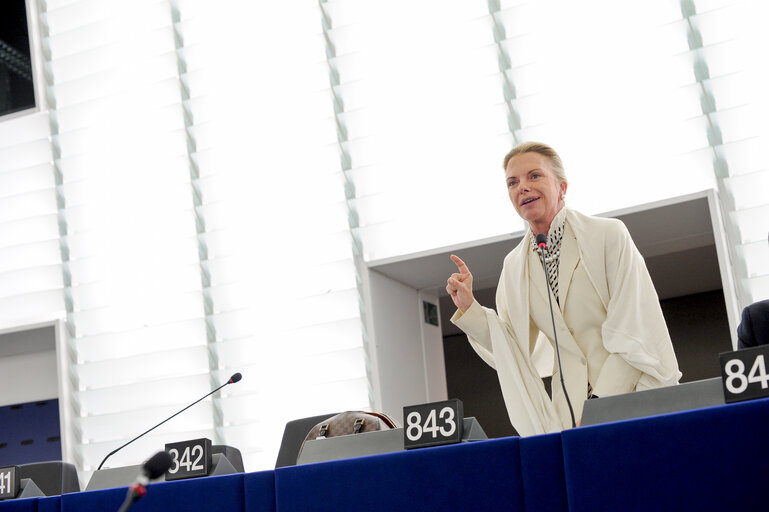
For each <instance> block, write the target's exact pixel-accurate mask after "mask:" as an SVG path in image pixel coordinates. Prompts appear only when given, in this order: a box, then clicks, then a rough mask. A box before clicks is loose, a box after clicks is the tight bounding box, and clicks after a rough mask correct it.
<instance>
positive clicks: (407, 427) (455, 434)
mask: <svg viewBox="0 0 769 512" xmlns="http://www.w3.org/2000/svg"><path fill="white" fill-rule="evenodd" d="M403 421H404V423H405V424H404V426H403V447H404V448H406V449H407V450H408V449H410V448H423V447H425V446H438V445H441V444H452V443H458V442H460V441H461V440H462V428H463V426H464V411H463V410H462V401H461V400H457V399H452V400H445V401H443V402H432V403H429V404H421V405H409V406H406V407H404V408H403Z"/></svg>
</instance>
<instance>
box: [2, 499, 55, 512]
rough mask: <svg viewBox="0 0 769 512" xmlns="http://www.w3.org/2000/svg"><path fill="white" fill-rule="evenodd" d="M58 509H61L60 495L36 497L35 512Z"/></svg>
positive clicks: (50, 511)
mask: <svg viewBox="0 0 769 512" xmlns="http://www.w3.org/2000/svg"><path fill="white" fill-rule="evenodd" d="M60 511H61V496H49V497H47V498H38V502H37V512H60ZM3 512H5V511H3Z"/></svg>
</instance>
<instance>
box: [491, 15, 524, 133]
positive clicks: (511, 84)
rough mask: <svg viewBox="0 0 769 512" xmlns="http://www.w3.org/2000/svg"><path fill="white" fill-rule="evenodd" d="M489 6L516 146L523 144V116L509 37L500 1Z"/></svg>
mask: <svg viewBox="0 0 769 512" xmlns="http://www.w3.org/2000/svg"><path fill="white" fill-rule="evenodd" d="M488 6H489V14H490V15H491V20H492V25H491V28H492V31H493V32H494V43H495V45H496V48H497V52H498V54H499V58H498V64H499V72H500V73H501V75H502V94H503V95H504V98H505V106H506V107H507V125H508V128H509V130H510V133H511V134H512V136H513V146H515V145H518V144H520V143H521V142H523V140H521V115H520V113H519V112H518V109H517V107H516V106H515V100H516V98H517V91H516V89H515V81H514V80H513V76H512V73H511V71H512V63H511V61H510V55H509V53H508V51H507V49H506V48H505V45H504V44H503V43H504V41H505V40H506V39H507V35H506V33H505V26H504V24H503V23H502V22H501V20H500V19H499V12H500V10H501V6H500V0H488Z"/></svg>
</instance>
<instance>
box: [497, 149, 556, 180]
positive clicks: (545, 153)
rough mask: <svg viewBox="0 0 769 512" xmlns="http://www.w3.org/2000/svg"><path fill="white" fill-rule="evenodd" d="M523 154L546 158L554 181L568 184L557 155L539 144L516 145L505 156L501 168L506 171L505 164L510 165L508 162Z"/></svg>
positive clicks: (552, 150)
mask: <svg viewBox="0 0 769 512" xmlns="http://www.w3.org/2000/svg"><path fill="white" fill-rule="evenodd" d="M524 153H539V154H540V155H542V156H544V157H546V158H547V159H548V160H549V161H550V167H551V168H552V170H553V174H555V177H556V179H558V182H559V183H568V182H569V180H567V179H566V173H565V172H564V170H563V162H561V157H560V156H558V153H556V151H555V150H554V149H553V148H551V147H550V146H548V145H547V144H543V143H541V142H522V143H520V144H518V145H517V146H515V147H514V148H513V149H512V150H511V151H510V152H509V153H508V154H506V155H505V161H504V163H503V164H502V168H503V169H504V170H505V171H507V164H508V163H510V160H512V159H513V158H514V157H516V156H518V155H522V154H524Z"/></svg>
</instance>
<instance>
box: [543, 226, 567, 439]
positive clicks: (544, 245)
mask: <svg viewBox="0 0 769 512" xmlns="http://www.w3.org/2000/svg"><path fill="white" fill-rule="evenodd" d="M537 247H539V253H540V255H541V256H542V270H544V271H545V288H547V301H548V302H549V303H550V320H551V321H552V322H553V338H555V355H556V357H557V359H558V374H559V376H560V377H561V389H563V396H564V397H566V405H568V406H569V414H570V415H571V428H574V427H576V426H577V423H576V422H575V421H574V409H572V407H571V400H569V393H568V392H567V391H566V384H564V381H563V368H562V367H561V351H560V350H559V349H558V333H557V332H556V329H555V313H553V298H552V297H551V296H550V280H549V279H548V277H547V263H545V247H547V235H543V234H539V235H537Z"/></svg>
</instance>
